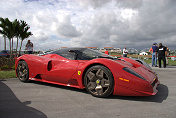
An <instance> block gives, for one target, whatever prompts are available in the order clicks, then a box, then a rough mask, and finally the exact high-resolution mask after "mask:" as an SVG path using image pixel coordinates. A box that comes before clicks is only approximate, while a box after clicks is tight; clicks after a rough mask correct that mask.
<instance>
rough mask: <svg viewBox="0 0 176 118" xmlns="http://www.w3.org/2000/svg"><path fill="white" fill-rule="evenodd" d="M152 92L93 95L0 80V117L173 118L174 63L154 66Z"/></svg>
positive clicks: (175, 108)
mask: <svg viewBox="0 0 176 118" xmlns="http://www.w3.org/2000/svg"><path fill="white" fill-rule="evenodd" d="M153 70H154V71H155V72H156V73H157V74H158V77H159V80H160V82H161V85H159V86H158V90H159V92H158V93H157V94H156V95H155V96H149V97H124V96H110V97H108V98H96V97H93V96H91V95H90V94H88V93H87V92H86V91H85V90H79V89H76V88H69V87H64V86H59V85H53V84H46V83H41V82H30V83H22V82H20V81H19V80H18V79H17V78H13V79H3V80H0V118H175V116H176V67H173V66H172V67H167V68H157V67H154V68H153Z"/></svg>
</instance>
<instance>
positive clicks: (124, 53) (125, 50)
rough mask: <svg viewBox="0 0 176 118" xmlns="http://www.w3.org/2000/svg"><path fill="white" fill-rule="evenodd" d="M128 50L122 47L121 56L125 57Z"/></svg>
mask: <svg viewBox="0 0 176 118" xmlns="http://www.w3.org/2000/svg"><path fill="white" fill-rule="evenodd" d="M127 54H128V50H127V49H126V48H124V49H123V57H127Z"/></svg>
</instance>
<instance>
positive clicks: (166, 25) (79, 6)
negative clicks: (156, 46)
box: [0, 0, 176, 50]
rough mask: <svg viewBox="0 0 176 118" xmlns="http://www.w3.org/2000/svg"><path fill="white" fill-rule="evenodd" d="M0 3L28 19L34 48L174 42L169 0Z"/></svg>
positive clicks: (7, 13)
mask: <svg viewBox="0 0 176 118" xmlns="http://www.w3.org/2000/svg"><path fill="white" fill-rule="evenodd" d="M0 5H1V6H2V7H1V10H0V16H1V17H8V18H10V19H11V20H13V19H15V18H17V19H23V20H25V21H26V22H27V23H29V25H30V26H31V31H32V33H33V34H34V35H33V36H32V37H30V40H31V41H32V42H34V46H35V49H36V50H42V49H52V48H53V49H54V48H59V47H63V46H67V47H84V46H91V47H92V46H97V47H110V46H112V47H120V48H123V47H129V48H130V47H131V48H138V49H139V48H140V49H142V48H146V47H150V46H151V45H152V43H153V42H157V43H160V42H161V43H163V44H164V45H167V46H169V47H170V48H175V47H176V43H175V41H176V22H175V21H176V15H175V11H176V7H175V6H176V1H175V0H51V1H48V0H2V2H1V3H0ZM1 43H3V41H1ZM24 43H25V42H24ZM1 45H3V44H1ZM1 47H2V46H1Z"/></svg>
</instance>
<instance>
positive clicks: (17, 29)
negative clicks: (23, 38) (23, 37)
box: [13, 19, 20, 56]
mask: <svg viewBox="0 0 176 118" xmlns="http://www.w3.org/2000/svg"><path fill="white" fill-rule="evenodd" d="M13 27H14V32H15V37H16V38H17V43H16V51H15V52H16V56H17V50H18V41H19V36H20V22H19V21H18V20H17V19H15V20H14V21H13Z"/></svg>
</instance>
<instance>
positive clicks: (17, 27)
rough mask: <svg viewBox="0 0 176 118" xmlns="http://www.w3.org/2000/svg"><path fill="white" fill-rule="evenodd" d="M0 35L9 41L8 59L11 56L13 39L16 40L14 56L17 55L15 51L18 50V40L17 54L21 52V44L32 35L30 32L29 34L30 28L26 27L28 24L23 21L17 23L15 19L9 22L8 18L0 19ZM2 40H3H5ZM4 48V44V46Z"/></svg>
mask: <svg viewBox="0 0 176 118" xmlns="http://www.w3.org/2000/svg"><path fill="white" fill-rule="evenodd" d="M0 22H1V23H0V28H1V29H0V33H1V34H2V35H3V36H4V37H5V38H6V37H7V38H8V39H9V45H10V47H9V48H10V57H11V56H12V54H13V38H14V37H16V38H17V44H16V54H17V50H18V42H19V39H21V45H20V50H19V53H20V51H21V47H22V43H23V41H24V39H26V38H28V37H30V36H31V35H32V33H31V32H29V31H28V30H29V29H30V27H29V26H28V24H27V23H26V22H25V21H22V20H21V21H20V22H19V21H18V20H17V19H15V20H14V21H13V22H11V21H10V20H9V19H8V18H5V19H4V18H0ZM5 38H4V40H6V39H5ZM5 47H6V44H5Z"/></svg>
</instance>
